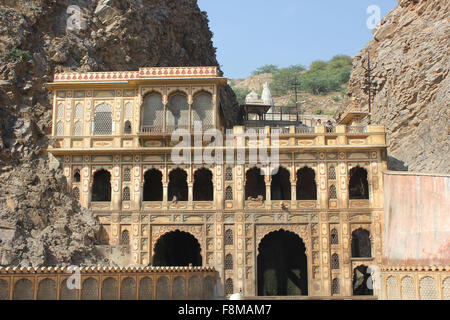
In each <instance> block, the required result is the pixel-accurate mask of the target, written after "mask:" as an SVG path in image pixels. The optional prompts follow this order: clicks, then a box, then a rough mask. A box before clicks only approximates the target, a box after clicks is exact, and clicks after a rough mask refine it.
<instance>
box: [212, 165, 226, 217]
mask: <svg viewBox="0 0 450 320" xmlns="http://www.w3.org/2000/svg"><path fill="white" fill-rule="evenodd" d="M223 176H224V174H223V166H222V165H221V164H217V165H216V167H215V175H214V181H213V183H214V185H213V188H214V198H213V199H214V207H215V208H216V210H222V209H223V204H224V196H223V194H224V182H223V181H224V178H223Z"/></svg>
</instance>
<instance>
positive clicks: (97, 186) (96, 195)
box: [92, 170, 111, 202]
mask: <svg viewBox="0 0 450 320" xmlns="http://www.w3.org/2000/svg"><path fill="white" fill-rule="evenodd" d="M92 201H93V202H111V173H109V171H107V170H99V171H97V172H95V174H94V182H93V185H92Z"/></svg>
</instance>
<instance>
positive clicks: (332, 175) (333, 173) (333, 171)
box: [328, 166, 336, 180]
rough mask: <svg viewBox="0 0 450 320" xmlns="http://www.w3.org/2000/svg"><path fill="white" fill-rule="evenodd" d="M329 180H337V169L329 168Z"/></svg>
mask: <svg viewBox="0 0 450 320" xmlns="http://www.w3.org/2000/svg"><path fill="white" fill-rule="evenodd" d="M328 180H336V167H335V166H330V167H329V168H328Z"/></svg>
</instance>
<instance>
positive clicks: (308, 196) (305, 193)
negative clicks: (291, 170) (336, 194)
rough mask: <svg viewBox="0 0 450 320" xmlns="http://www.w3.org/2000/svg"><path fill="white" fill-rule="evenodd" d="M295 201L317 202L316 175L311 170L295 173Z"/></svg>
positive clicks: (303, 169)
mask: <svg viewBox="0 0 450 320" xmlns="http://www.w3.org/2000/svg"><path fill="white" fill-rule="evenodd" d="M297 200H317V184H316V173H315V172H314V170H313V169H311V168H308V167H304V168H302V169H300V170H298V171H297Z"/></svg>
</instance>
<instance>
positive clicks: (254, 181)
mask: <svg viewBox="0 0 450 320" xmlns="http://www.w3.org/2000/svg"><path fill="white" fill-rule="evenodd" d="M259 196H262V197H263V199H264V200H266V182H265V180H264V175H262V174H261V169H260V168H257V167H253V168H251V169H249V170H247V173H246V179H245V199H246V200H248V199H249V198H258V197H259Z"/></svg>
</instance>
